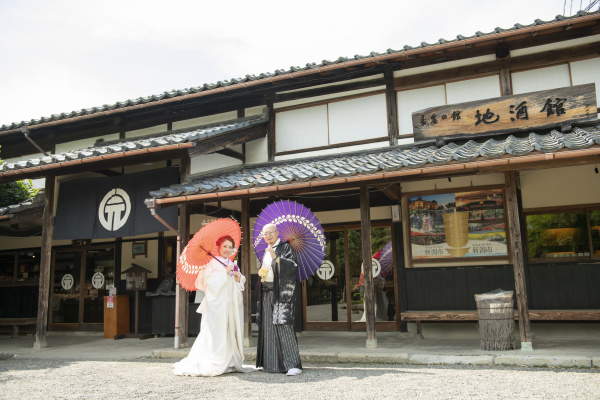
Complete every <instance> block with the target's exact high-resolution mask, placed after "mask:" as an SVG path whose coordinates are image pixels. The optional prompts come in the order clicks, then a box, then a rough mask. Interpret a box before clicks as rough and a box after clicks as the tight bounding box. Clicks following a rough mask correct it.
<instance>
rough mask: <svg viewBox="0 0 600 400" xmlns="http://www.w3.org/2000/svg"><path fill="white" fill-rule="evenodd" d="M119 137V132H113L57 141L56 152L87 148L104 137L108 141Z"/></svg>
mask: <svg viewBox="0 0 600 400" xmlns="http://www.w3.org/2000/svg"><path fill="white" fill-rule="evenodd" d="M118 138H119V134H118V133H113V134H110V135H103V136H97V137H93V138H88V139H81V140H74V141H72V142H65V143H57V144H56V146H55V152H56V153H65V152H67V151H72V150H81V149H87V148H88V147H93V146H94V143H96V140H98V139H104V141H105V142H107V141H109V140H116V139H118Z"/></svg>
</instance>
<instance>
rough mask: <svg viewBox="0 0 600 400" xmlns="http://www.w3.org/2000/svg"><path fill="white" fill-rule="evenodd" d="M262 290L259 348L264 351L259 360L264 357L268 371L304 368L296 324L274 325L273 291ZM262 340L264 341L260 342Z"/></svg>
mask: <svg viewBox="0 0 600 400" xmlns="http://www.w3.org/2000/svg"><path fill="white" fill-rule="evenodd" d="M265 286H266V285H264V286H263V291H262V310H261V327H260V328H261V329H260V330H261V331H262V332H261V333H262V335H261V336H262V337H259V344H258V350H259V351H260V352H262V357H261V354H259V355H258V357H257V361H258V360H261V359H262V365H258V364H259V363H260V362H257V365H256V366H257V367H263V369H264V370H265V371H266V372H287V371H288V370H290V369H292V368H299V369H302V364H301V362H300V354H299V353H298V339H297V338H296V332H295V331H294V325H274V324H273V312H272V310H273V306H272V301H273V291H272V290H269V289H270V288H269V289H267V290H264V289H266V288H265ZM260 342H262V343H260Z"/></svg>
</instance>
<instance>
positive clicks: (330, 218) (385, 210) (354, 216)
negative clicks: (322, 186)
mask: <svg viewBox="0 0 600 400" xmlns="http://www.w3.org/2000/svg"><path fill="white" fill-rule="evenodd" d="M315 215H316V217H317V218H318V219H319V221H321V225H324V224H342V223H344V224H345V223H348V222H360V209H359V208H355V209H352V210H339V211H321V212H315ZM391 219H392V207H391V206H385V207H371V221H376V220H391Z"/></svg>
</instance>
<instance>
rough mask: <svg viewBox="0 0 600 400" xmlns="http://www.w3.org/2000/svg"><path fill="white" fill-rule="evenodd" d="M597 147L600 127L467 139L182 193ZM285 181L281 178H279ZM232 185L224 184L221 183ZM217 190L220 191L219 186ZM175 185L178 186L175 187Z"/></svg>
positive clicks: (319, 162)
mask: <svg viewBox="0 0 600 400" xmlns="http://www.w3.org/2000/svg"><path fill="white" fill-rule="evenodd" d="M593 145H600V125H598V126H597V127H595V128H592V129H589V130H584V129H580V128H574V129H573V131H572V132H570V133H561V132H558V131H551V132H550V133H548V134H545V135H539V134H536V133H530V134H529V135H528V136H526V137H522V138H517V137H515V136H512V135H511V136H507V137H505V138H503V139H498V138H492V139H487V140H485V141H484V142H482V143H478V142H475V141H474V140H469V141H467V142H466V143H464V144H460V145H459V144H457V143H454V142H450V143H447V144H446V145H444V146H441V147H436V146H428V147H422V148H419V147H416V146H415V147H407V146H396V147H390V148H388V149H379V150H373V151H369V152H367V153H365V152H364V151H363V152H356V153H348V154H344V155H339V156H333V157H331V156H330V157H313V158H309V159H302V160H297V161H294V160H289V161H282V162H272V163H269V164H267V165H260V166H255V167H252V166H240V167H236V168H234V169H231V170H230V171H228V172H220V173H217V174H207V175H204V176H196V177H194V178H193V180H192V181H191V182H188V183H185V184H184V186H185V187H186V188H189V187H193V188H196V189H197V191H196V193H191V192H187V193H186V194H189V195H191V194H201V193H208V192H211V191H214V190H216V189H217V188H219V190H220V191H227V190H236V189H250V188H252V187H265V186H269V185H271V184H277V185H285V184H287V183H293V182H302V181H308V180H325V179H330V178H333V177H335V176H336V175H337V176H342V177H349V176H354V175H358V174H362V175H369V174H374V173H377V172H379V171H385V170H396V169H401V168H414V167H421V166H425V165H426V164H434V165H443V164H446V163H450V162H457V161H458V162H468V161H471V160H473V159H476V158H482V159H492V158H497V157H501V156H504V155H513V156H523V155H527V154H529V153H531V152H532V151H535V150H537V151H541V152H545V153H552V152H556V151H558V150H560V149H561V148H563V147H566V148H569V149H572V150H578V149H585V148H588V147H590V146H593ZM283 177H285V179H282V178H283ZM228 181H229V182H231V183H230V184H229V185H223V182H228ZM219 185H220V186H219ZM175 186H180V185H175ZM150 196H151V197H154V198H163V197H172V196H173V195H172V194H171V191H169V190H158V191H152V192H150Z"/></svg>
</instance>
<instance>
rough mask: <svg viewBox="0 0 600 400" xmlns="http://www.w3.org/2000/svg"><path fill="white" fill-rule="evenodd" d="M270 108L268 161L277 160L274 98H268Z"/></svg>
mask: <svg viewBox="0 0 600 400" xmlns="http://www.w3.org/2000/svg"><path fill="white" fill-rule="evenodd" d="M266 101H267V107H269V124H268V125H267V154H268V160H269V161H274V160H275V110H273V103H274V97H272V96H269V97H267V98H266Z"/></svg>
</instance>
